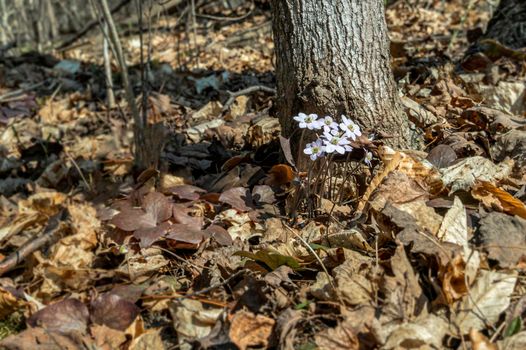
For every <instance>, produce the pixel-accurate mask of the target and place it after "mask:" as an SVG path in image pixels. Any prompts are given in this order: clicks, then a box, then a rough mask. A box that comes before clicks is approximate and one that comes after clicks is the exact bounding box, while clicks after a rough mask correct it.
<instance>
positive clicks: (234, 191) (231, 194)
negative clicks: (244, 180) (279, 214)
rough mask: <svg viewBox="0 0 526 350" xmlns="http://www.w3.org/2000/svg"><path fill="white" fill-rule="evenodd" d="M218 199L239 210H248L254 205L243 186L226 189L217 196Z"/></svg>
mask: <svg viewBox="0 0 526 350" xmlns="http://www.w3.org/2000/svg"><path fill="white" fill-rule="evenodd" d="M219 201H220V202H223V203H227V204H230V205H231V206H232V208H234V209H237V210H239V211H250V210H251V209H253V207H254V204H253V203H252V195H251V194H250V192H249V191H248V189H246V188H244V187H234V188H231V189H229V190H226V191H225V192H223V193H222V194H221V196H220V197H219Z"/></svg>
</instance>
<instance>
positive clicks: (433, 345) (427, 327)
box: [382, 315, 449, 350]
mask: <svg viewBox="0 0 526 350" xmlns="http://www.w3.org/2000/svg"><path fill="white" fill-rule="evenodd" d="M448 326H449V325H448V323H447V321H446V320H444V319H443V318H441V317H438V316H436V315H425V316H423V317H418V318H417V319H415V320H414V321H413V322H408V323H403V324H401V325H399V326H396V327H395V328H394V329H392V330H391V333H390V334H389V335H388V336H387V341H386V343H385V344H384V345H383V346H382V349H386V350H388V349H422V348H429V349H441V348H443V339H444V337H445V336H446V334H447V333H448Z"/></svg>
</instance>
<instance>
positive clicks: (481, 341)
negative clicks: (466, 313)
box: [469, 329, 498, 350]
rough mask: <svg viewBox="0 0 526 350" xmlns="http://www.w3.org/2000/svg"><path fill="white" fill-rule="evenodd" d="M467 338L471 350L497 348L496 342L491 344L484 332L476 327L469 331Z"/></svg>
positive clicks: (492, 349)
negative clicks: (471, 347) (469, 341)
mask: <svg viewBox="0 0 526 350" xmlns="http://www.w3.org/2000/svg"><path fill="white" fill-rule="evenodd" d="M469 339H470V340H471V345H472V346H473V350H498V347H497V344H493V343H492V342H491V341H490V340H489V339H488V338H487V337H486V336H485V335H484V334H482V333H480V332H479V331H477V330H476V329H472V330H471V331H470V332H469Z"/></svg>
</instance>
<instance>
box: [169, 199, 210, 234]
mask: <svg viewBox="0 0 526 350" xmlns="http://www.w3.org/2000/svg"><path fill="white" fill-rule="evenodd" d="M192 212H193V209H192V207H188V206H187V205H185V204H183V203H176V204H174V205H173V217H174V219H175V221H176V222H177V223H179V224H183V225H188V226H191V227H193V228H195V229H196V230H199V229H201V227H203V224H204V219H203V217H202V216H191V215H189V214H190V213H192Z"/></svg>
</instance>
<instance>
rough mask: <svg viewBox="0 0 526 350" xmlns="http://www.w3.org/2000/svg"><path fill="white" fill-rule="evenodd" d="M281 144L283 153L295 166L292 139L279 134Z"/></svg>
mask: <svg viewBox="0 0 526 350" xmlns="http://www.w3.org/2000/svg"><path fill="white" fill-rule="evenodd" d="M279 144H280V145H281V150H282V151H283V155H284V156H285V159H286V160H287V162H289V164H290V165H292V166H293V167H295V166H296V164H295V163H294V157H293V156H292V151H291V149H290V140H289V139H286V138H284V137H283V136H281V135H279Z"/></svg>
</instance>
